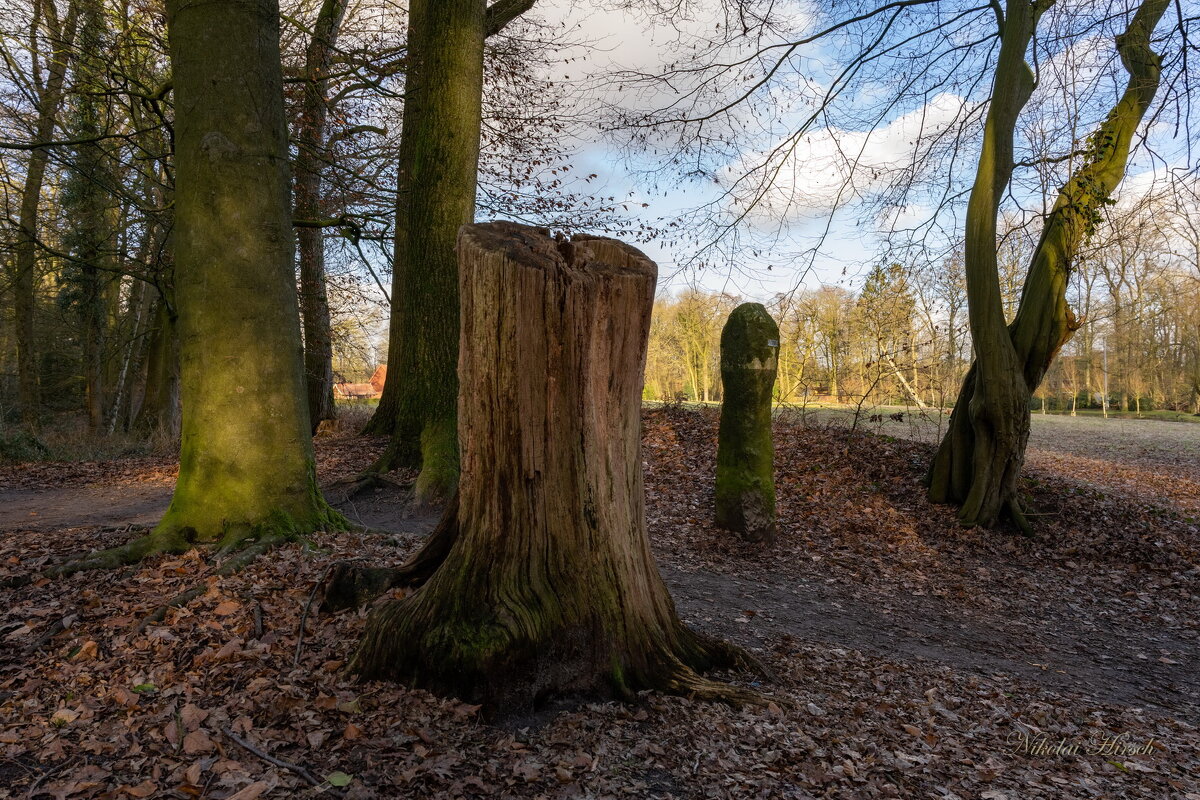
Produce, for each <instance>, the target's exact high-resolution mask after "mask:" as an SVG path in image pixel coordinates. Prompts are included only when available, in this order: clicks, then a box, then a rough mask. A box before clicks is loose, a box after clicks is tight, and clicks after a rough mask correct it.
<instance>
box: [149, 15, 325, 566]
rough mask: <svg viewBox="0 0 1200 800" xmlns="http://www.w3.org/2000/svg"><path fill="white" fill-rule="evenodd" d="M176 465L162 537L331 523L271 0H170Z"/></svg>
mask: <svg viewBox="0 0 1200 800" xmlns="http://www.w3.org/2000/svg"><path fill="white" fill-rule="evenodd" d="M167 21H168V31H169V40H170V50H171V61H172V64H173V65H174V70H173V71H174V85H175V108H176V121H175V143H176V163H177V173H176V193H175V208H176V212H175V213H176V222H175V231H174V241H175V300H176V303H177V306H178V311H179V316H178V329H179V339H180V361H181V373H182V387H181V393H182V400H183V430H182V442H181V453H180V468H179V480H178V482H177V484H176V487H175V494H174V497H173V498H172V500H171V506H170V508H169V509H168V510H167V513H166V516H165V517H164V518H163V520H162V522H160V523H159V525H158V527H157V528H156V530H155V534H154V535H155V536H156V537H158V539H159V542H158V544H159V546H161V547H172V548H178V547H181V546H184V545H186V543H188V542H191V541H201V542H211V541H218V540H222V539H224V540H225V541H226V542H227V543H233V542H236V541H240V540H244V539H246V538H248V537H251V536H257V537H260V538H261V537H262V536H264V535H278V534H280V533H282V534H284V535H290V534H295V533H303V532H311V531H313V530H319V529H328V528H330V527H340V526H342V525H344V524H345V523H344V520H342V519H341V517H340V515H338V514H337V512H335V511H333V510H332V509H331V508H330V507H329V506H328V505H327V504H326V503H325V501H324V500H323V499H322V497H321V495H320V493H319V491H318V489H317V485H316V471H315V467H314V461H313V450H312V440H311V436H310V434H311V428H310V425H309V419H308V406H307V403H306V402H305V394H304V373H303V361H302V353H301V343H300V323H299V314H298V310H297V302H296V283H295V267H294V260H293V258H294V252H295V251H294V246H293V240H292V224H291V219H292V218H291V211H292V209H291V201H290V198H289V192H288V183H289V182H288V140H287V128H286V122H285V119H284V108H283V88H282V75H281V70H280V63H279V6H278V4H277V2H276V0H206V2H200V1H199V0H170V2H168V4H167Z"/></svg>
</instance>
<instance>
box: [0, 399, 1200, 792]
mask: <svg viewBox="0 0 1200 800" xmlns="http://www.w3.org/2000/svg"><path fill="white" fill-rule="evenodd" d="M887 413H892V412H891V411H889V412H887ZM1050 420H1053V422H1051V421H1050ZM1063 420H1068V422H1063ZM868 422H869V423H870V424H864V425H862V426H860V430H859V431H855V432H851V431H849V430H848V429H847V426H846V424H845V422H844V421H843V420H840V419H838V418H832V417H821V416H819V415H818V416H815V417H810V418H809V419H808V420H806V421H802V420H801V419H800V417H799V415H798V414H793V413H784V414H781V415H780V417H779V419H778V420H777V422H776V431H775V439H776V448H777V449H776V464H777V484H778V494H779V521H780V536H779V543H778V544H777V545H776V546H775V547H774V548H772V549H770V550H768V551H761V550H759V549H758V548H755V547H752V546H749V545H746V544H743V543H740V542H739V541H737V540H736V539H733V538H731V537H730V536H729V535H728V534H725V533H722V532H721V531H718V530H716V529H715V528H714V527H713V526H712V524H711V519H710V516H711V515H710V511H709V509H710V507H711V502H712V473H713V461H714V453H715V444H716V439H715V437H716V424H717V414H716V411H715V410H710V409H704V410H691V411H688V410H679V409H669V408H668V409H657V410H651V411H647V412H646V414H645V431H644V446H645V450H644V458H645V462H646V488H647V520H648V525H649V529H650V535H651V539H652V544H653V546H654V550H655V555H656V558H657V559H658V562H659V565H660V568H661V571H662V573H663V576H664V578H665V579H666V581H667V584H668V586H669V587H670V589H671V592H672V594H673V596H674V597H675V600H676V603H677V606H678V608H679V612H680V614H681V616H682V617H683V618H684V619H685V620H687V621H688V622H689V624H691V625H693V626H694V627H696V628H698V629H700V630H703V631H705V632H708V633H711V634H716V635H720V636H723V637H725V638H728V639H730V640H733V641H736V642H738V643H739V644H742V645H743V646H746V647H748V648H750V649H751V650H753V651H755V652H756V654H757V655H758V656H759V657H760V658H761V659H762V660H763V661H764V662H765V663H766V664H767V665H768V666H769V667H770V668H771V669H772V670H773V671H774V673H775V679H774V680H773V681H771V682H767V683H756V682H753V679H752V678H750V677H748V676H745V675H730V676H726V677H728V678H729V679H730V680H732V681H734V682H738V683H743V684H744V683H746V682H748V681H749V682H751V684H752V685H754V686H755V687H756V688H758V689H760V690H761V691H763V692H764V693H766V694H767V695H769V696H770V697H772V698H773V699H774V702H773V703H772V704H770V705H768V706H767V707H765V708H748V709H731V708H728V707H725V706H720V705H712V704H707V703H698V702H694V701H691V700H688V699H685V698H675V697H666V696H662V695H658V694H653V693H651V694H646V695H644V696H643V698H642V701H641V702H640V703H639V704H637V705H627V704H621V703H612V702H594V703H588V704H583V705H578V704H577V705H573V706H561V707H555V708H547V709H543V710H539V711H531V712H529V713H526V714H523V715H521V716H517V717H510V718H508V719H506V720H500V721H498V722H486V721H484V720H481V719H480V718H479V714H478V710H477V709H476V708H475V707H474V706H470V705H466V704H464V703H461V702H458V701H455V700H452V699H439V698H435V697H432V696H430V695H428V694H425V693H423V692H416V691H409V690H406V689H404V688H402V687H397V686H392V685H387V684H381V683H360V682H354V681H352V680H350V679H349V678H347V676H346V675H345V674H344V673H343V671H342V667H343V665H344V663H345V661H346V659H347V658H348V656H349V654H350V652H351V651H352V649H353V647H354V644H355V641H356V640H357V638H358V636H359V634H360V632H361V630H362V627H363V623H364V619H365V612H362V613H357V614H355V613H350V614H343V615H340V616H328V615H322V614H317V613H315V612H316V609H315V608H314V613H312V614H309V615H308V618H307V621H306V624H305V628H304V631H305V634H304V638H303V641H302V642H301V643H300V647H299V650H298V648H297V638H298V633H299V631H300V629H301V628H300V624H301V623H300V621H301V617H302V614H303V612H304V609H305V607H306V605H307V604H308V602H309V598H310V597H311V593H312V589H313V587H314V585H315V584H316V583H317V582H318V581H319V580H320V578H321V577H322V575H323V574H324V573H325V570H326V569H327V567H328V565H329V564H330V563H332V562H333V561H336V560H340V559H345V558H360V559H364V560H368V561H371V562H374V563H388V562H396V561H399V560H400V559H402V558H403V557H404V556H406V555H407V554H408V553H410V552H412V551H413V550H415V549H416V547H417V546H418V545H419V543H420V537H421V535H422V534H423V533H424V532H426V531H428V530H429V529H430V528H431V527H432V524H433V522H434V515H432V514H430V513H428V512H426V513H413V512H412V511H411V509H410V508H409V506H408V503H407V499H406V497H405V496H404V494H403V493H402V492H399V491H397V490H395V489H392V488H386V489H383V490H380V491H378V492H373V493H368V494H366V495H363V496H360V497H358V498H356V499H355V500H354V501H353V502H351V503H347V504H344V505H343V511H344V513H346V515H347V516H348V517H350V518H351V519H352V520H354V521H357V522H361V523H363V524H364V525H366V526H367V527H368V528H370V529H372V530H373V531H375V532H370V533H368V532H357V533H348V534H336V535H326V534H321V535H317V536H315V537H313V539H312V540H311V541H309V542H306V543H303V544H296V545H291V546H288V547H285V548H282V549H280V550H278V551H276V552H275V553H273V554H272V555H271V556H268V557H265V558H262V559H260V560H259V561H258V562H257V563H255V564H253V565H252V566H250V567H249V568H247V569H246V570H244V571H243V572H242V573H240V574H238V575H235V576H232V577H228V578H218V577H216V576H214V575H212V564H211V563H209V562H207V561H206V559H205V558H204V557H203V556H201V555H199V554H190V555H186V556H182V557H171V556H166V557H160V558H156V559H153V560H151V561H148V562H146V563H145V564H142V565H140V566H138V567H131V568H127V569H123V570H114V571H111V572H98V573H88V574H80V575H76V576H74V577H71V578H66V579H58V580H49V579H41V580H37V581H35V582H34V583H32V584H30V585H26V586H23V587H20V588H4V589H0V609H2V610H0V798H8V797H12V798H17V797H24V798H34V797H56V798H76V797H80V798H83V797H105V798H123V797H177V798H192V797H212V798H229V797H234V798H237V800H253V798H258V797H265V798H274V797H279V798H282V797H286V796H290V795H299V796H316V795H332V796H346V797H356V798H368V797H378V798H393V797H397V798H399V797H413V798H427V797H438V798H440V797H446V798H453V797H521V798H608V797H613V798H616V797H632V798H666V797H679V798H693V797H695V798H701V797H704V798H708V797H718V798H719V797H730V798H750V797H755V798H758V797H763V798H814V797H845V798H859V797H862V798H874V797H881V798H910V797H911V798H962V800H967V799H968V798H982V800H1004V799H1005V798H1008V799H1009V800H1023V799H1024V798H1033V797H1045V798H1093V797H1095V798H1125V797H1144V798H1154V799H1155V800H1159V799H1160V798H1183V799H1184V800H1200V731H1198V730H1197V725H1200V670H1198V669H1197V666H1198V664H1200V613H1197V612H1198V611H1200V568H1197V550H1198V549H1200V522H1198V521H1197V517H1198V511H1200V441H1197V439H1196V437H1197V436H1200V426H1198V425H1188V424H1183V423H1163V422H1141V421H1137V420H1095V419H1092V418H1076V419H1073V420H1072V419H1071V418H1068V417H1051V418H1046V419H1045V420H1042V421H1039V420H1038V418H1037V417H1036V416H1035V419H1034V435H1033V438H1032V440H1031V450H1030V458H1029V468H1028V470H1027V478H1026V484H1027V490H1028V493H1029V495H1030V497H1031V498H1032V500H1033V503H1034V505H1035V506H1036V508H1037V510H1038V513H1039V516H1038V517H1036V520H1037V523H1038V531H1039V535H1038V537H1037V538H1035V539H1027V538H1024V537H1021V536H1019V535H1017V534H1015V533H1013V532H1009V531H1000V532H988V531H976V530H963V529H961V528H959V527H958V526H957V525H956V524H955V521H954V515H953V512H952V510H951V509H948V508H943V507H937V506H931V505H930V504H928V503H927V502H926V501H925V499H924V494H923V491H922V489H921V487H920V479H921V475H922V472H923V470H924V467H925V465H926V464H927V462H928V460H929V457H930V454H931V444H930V443H929V442H930V441H931V440H932V436H931V434H930V433H929V431H928V428H929V426H931V425H934V426H936V423H937V422H938V421H937V420H936V419H934V418H931V419H929V420H921V419H919V418H917V419H915V420H914V419H913V418H912V417H911V415H905V417H904V418H902V419H901V420H898V421H897V420H890V419H888V418H887V417H886V415H884V416H881V417H880V419H878V420H875V421H870V420H868ZM941 424H943V425H944V420H942V421H941ZM1144 426H1150V427H1144ZM864 427H865V428H866V430H862V428H864ZM876 429H877V430H876ZM1185 429H1186V430H1185ZM1192 430H1195V434H1193V433H1192ZM934 431H935V432H936V427H935V428H934ZM914 440H916V441H914ZM922 440H923V441H922ZM381 445H382V443H381V442H379V441H375V440H364V439H359V438H355V437H350V436H333V437H329V438H321V439H318V459H319V472H320V476H321V480H322V481H323V482H328V481H332V480H334V479H336V478H339V477H343V476H346V475H349V474H352V473H353V472H354V471H355V470H357V469H360V468H361V467H363V466H365V465H366V464H367V463H369V461H370V460H371V458H372V457H373V456H374V455H375V454H376V453H377V452H378V451H379V448H380V447H381ZM175 470H176V467H175V464H174V463H173V462H172V461H171V460H169V459H163V458H146V457H140V458H127V459H121V460H115V461H107V462H94V463H47V464H27V465H23V466H20V467H4V468H0V579H3V578H4V577H9V576H16V575H23V574H29V573H33V572H36V571H37V570H39V569H40V568H43V567H45V566H46V565H48V564H51V563H54V562H56V561H58V560H61V559H62V558H64V557H65V556H67V555H69V554H71V553H74V552H78V551H81V550H88V549H93V548H98V547H105V546H111V545H114V544H119V543H121V542H123V541H125V540H127V539H128V538H130V537H131V536H133V535H135V533H136V531H137V530H138V529H139V527H140V526H144V525H149V524H152V523H153V522H154V520H155V519H156V518H157V515H159V514H160V513H161V511H162V510H163V509H164V508H165V506H166V503H167V501H168V500H169V498H170V491H171V486H172V484H173V481H174V477H175ZM198 584H199V585H203V586H205V587H206V590H205V592H204V593H203V594H201V595H200V596H199V597H197V598H196V599H194V600H192V601H191V602H190V603H188V604H187V605H185V606H183V607H181V608H177V609H173V610H171V611H170V612H168V613H167V615H166V616H165V618H164V619H162V620H161V622H158V623H156V624H152V625H149V626H146V627H145V628H143V629H140V630H139V621H140V620H141V619H142V618H143V617H144V616H145V615H146V614H148V613H149V612H151V611H152V610H154V609H155V608H156V607H158V606H160V605H161V604H163V603H164V602H165V601H166V600H167V599H168V598H170V597H172V596H174V595H176V594H177V593H179V592H180V591H182V590H184V589H187V588H189V587H192V586H196V585H198ZM297 650H298V658H297ZM238 740H240V742H244V743H245V744H246V745H249V746H250V748H253V749H249V748H247V747H245V746H243V744H241V743H239V741H238ZM1131 750H1136V751H1138V752H1136V753H1133V752H1128V751H1131ZM255 751H257V752H255ZM264 756H267V757H269V759H268V758H264ZM270 759H273V761H272V760H270ZM308 778H312V781H311V782H310V781H309V780H308ZM310 783H315V784H316V785H310ZM333 784H339V786H334V785H333ZM343 784H344V785H343Z"/></svg>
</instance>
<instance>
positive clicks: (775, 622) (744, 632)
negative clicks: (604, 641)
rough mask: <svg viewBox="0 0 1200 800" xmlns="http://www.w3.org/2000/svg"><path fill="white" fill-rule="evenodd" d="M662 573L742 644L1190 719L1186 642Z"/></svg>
mask: <svg viewBox="0 0 1200 800" xmlns="http://www.w3.org/2000/svg"><path fill="white" fill-rule="evenodd" d="M662 573H663V577H664V578H665V579H666V581H667V585H668V586H669V587H670V589H671V594H672V596H673V597H674V598H675V602H676V604H677V606H678V608H679V611H680V613H681V615H682V616H683V617H684V619H685V620H686V621H688V622H689V623H691V624H693V625H695V626H696V627H698V628H700V629H702V630H705V631H706V632H709V633H715V634H718V635H720V636H722V637H724V638H727V639H731V640H733V641H736V642H738V643H739V644H741V645H743V646H746V647H751V648H754V647H760V648H768V647H771V646H773V645H775V644H777V643H778V641H779V639H780V637H784V636H791V637H795V638H797V639H802V640H809V641H817V642H825V643H827V644H829V645H830V646H832V647H840V648H847V649H853V650H861V651H863V652H866V653H874V654H878V655H880V656H883V657H885V658H887V659H889V660H894V661H911V660H913V659H925V660H928V661H933V662H937V663H941V664H945V665H947V666H950V667H954V668H955V669H957V670H960V671H965V672H973V673H976V674H978V675H981V676H985V677H986V676H989V675H993V674H995V673H1007V674H1009V675H1012V676H1016V677H1018V678H1020V679H1022V680H1024V681H1026V682H1028V683H1032V684H1035V685H1037V686H1040V687H1042V688H1045V689H1049V690H1051V691H1054V692H1058V693H1062V694H1069V695H1077V696H1082V697H1086V698H1089V699H1091V700H1094V701H1096V702H1102V703H1120V704H1124V705H1131V706H1152V707H1158V708H1162V709H1167V710H1170V711H1173V712H1175V713H1177V714H1179V715H1180V716H1181V717H1185V718H1192V719H1200V714H1198V713H1197V712H1200V681H1198V679H1197V678H1198V676H1197V675H1196V671H1195V665H1194V664H1192V663H1188V661H1187V660H1186V659H1187V656H1186V654H1188V653H1195V652H1196V651H1197V643H1196V642H1194V641H1185V640H1183V639H1181V638H1179V637H1178V636H1177V635H1175V634H1174V633H1172V632H1163V631H1159V630H1155V629H1145V628H1137V627H1130V628H1123V627H1120V626H1117V625H1114V624H1111V623H1108V624H1101V625H1096V624H1095V622H1096V621H1095V620H1093V619H1091V618H1088V617H1086V616H1084V617H1072V616H1070V615H1056V616H1055V617H1054V618H1046V619H1044V620H1043V624H1041V625H1040V626H1036V627H1034V626H1028V625H1025V624H1023V623H1021V622H1014V621H1012V620H999V619H987V618H982V619H981V618H979V617H977V616H974V615H969V614H966V613H963V611H962V609H960V608H957V607H956V606H955V605H953V604H951V603H947V602H945V601H942V600H940V599H938V598H935V597H915V596H909V597H903V598H895V597H890V598H869V597H864V596H862V595H859V594H855V593H852V592H851V591H849V590H848V589H847V588H846V587H844V586H841V585H837V584H826V583H822V582H816V581H811V580H804V579H797V578H795V577H791V576H787V575H777V574H776V575H763V576H762V577H761V578H759V579H756V580H751V579H746V578H738V577H733V576H729V575H720V574H715V573H712V572H683V571H680V570H677V569H674V568H672V567H669V566H666V565H664V566H663V568H662ZM1160 653H1172V654H1173V655H1174V656H1175V658H1171V657H1168V656H1161V655H1159V654H1160ZM1160 659H1166V661H1170V662H1172V663H1169V664H1168V663H1166V661H1163V660H1160Z"/></svg>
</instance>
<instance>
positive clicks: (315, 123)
mask: <svg viewBox="0 0 1200 800" xmlns="http://www.w3.org/2000/svg"><path fill="white" fill-rule="evenodd" d="M345 13H346V0H324V2H323V3H322V4H321V9H320V11H319V12H318V13H317V19H316V22H315V23H314V24H313V35H312V41H310V42H309V44H308V51H307V53H306V54H305V63H304V73H305V78H306V79H307V80H305V82H304V96H303V99H302V100H301V103H300V110H299V117H298V119H297V121H296V144H297V148H298V149H297V154H296V165H295V172H296V174H295V181H294V184H293V187H294V195H295V196H294V203H295V216H296V218H297V219H301V220H316V219H318V218H320V217H321V216H322V208H321V189H322V178H323V173H324V169H325V162H326V153H325V143H326V141H327V135H326V118H327V116H328V108H327V105H326V94H327V91H328V88H329V79H328V77H327V75H328V72H329V67H330V64H331V63H332V60H333V52H334V46H335V44H336V42H337V35H338V30H339V29H340V28H341V24H342V18H343V17H344V16H345ZM296 238H297V249H298V252H299V259H300V314H301V318H302V320H303V328H304V380H305V391H306V395H307V397H308V414H309V417H310V418H311V420H312V426H313V431H314V432H315V431H316V429H317V426H318V425H320V424H321V422H322V420H327V419H334V418H335V417H336V416H337V408H336V406H335V405H334V401H333V335H332V331H331V330H330V321H329V294H328V290H327V287H326V279H325V236H324V229H323V228H320V227H314V226H301V227H299V228H298V229H297V231H296Z"/></svg>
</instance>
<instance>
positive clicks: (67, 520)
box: [0, 484, 171, 531]
mask: <svg viewBox="0 0 1200 800" xmlns="http://www.w3.org/2000/svg"><path fill="white" fill-rule="evenodd" d="M170 502H171V487H170V486H161V485H157V484H146V485H141V486H102V485H97V484H90V485H85V486H79V487H74V486H72V487H57V488H52V489H3V490H0V531H11V530H22V531H50V530H61V529H64V528H91V527H97V528H100V527H110V526H115V525H135V526H142V527H149V526H151V525H153V524H154V523H156V522H158V520H159V518H160V517H162V515H163V512H164V511H166V509H167V505H168V504H169V503H170Z"/></svg>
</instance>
